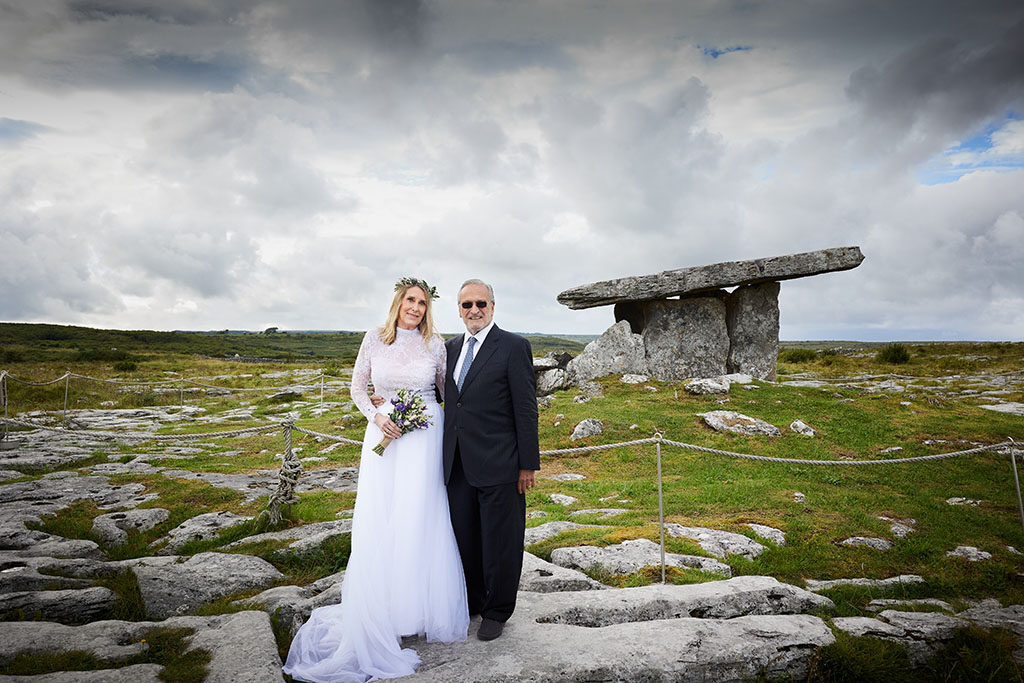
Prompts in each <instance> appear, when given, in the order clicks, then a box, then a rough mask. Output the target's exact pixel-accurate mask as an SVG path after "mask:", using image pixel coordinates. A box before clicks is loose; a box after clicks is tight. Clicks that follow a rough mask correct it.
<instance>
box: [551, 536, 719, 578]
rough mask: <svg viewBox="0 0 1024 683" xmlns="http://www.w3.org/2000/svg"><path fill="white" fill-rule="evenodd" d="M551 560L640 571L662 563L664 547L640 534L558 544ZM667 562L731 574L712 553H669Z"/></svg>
mask: <svg viewBox="0 0 1024 683" xmlns="http://www.w3.org/2000/svg"><path fill="white" fill-rule="evenodd" d="M551 561H552V562H554V563H555V564H557V565H559V566H562V567H569V568H571V569H580V570H583V571H586V570H588V569H600V570H602V571H606V572H608V573H609V574H615V575H617V576H623V575H626V574H632V573H634V572H637V571H640V570H641V569H643V568H644V567H652V566H661V547H660V546H659V545H658V544H657V543H655V542H654V541H651V540H648V539H646V538H638V539H634V540H631V541H623V542H622V543H619V544H617V545H610V546H605V547H603V548H598V547H596V546H591V545H581V546H575V547H571V548H555V549H554V550H552V551H551ZM665 566H668V567H678V568H679V569H700V570H701V571H705V572H710V573H712V574H721V575H722V576H731V575H732V569H731V568H730V567H729V565H727V564H725V563H723V562H719V561H718V560H715V559H712V558H710V557H700V556H697V555H680V554H678V553H668V552H667V553H665Z"/></svg>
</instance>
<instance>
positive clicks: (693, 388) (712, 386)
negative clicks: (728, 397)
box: [683, 377, 729, 396]
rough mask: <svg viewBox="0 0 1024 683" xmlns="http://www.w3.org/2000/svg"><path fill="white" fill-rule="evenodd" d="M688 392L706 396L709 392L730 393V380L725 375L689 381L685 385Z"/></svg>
mask: <svg viewBox="0 0 1024 683" xmlns="http://www.w3.org/2000/svg"><path fill="white" fill-rule="evenodd" d="M683 388H684V389H686V393H688V394H693V395H694V396H706V395H707V394H728V393H729V380H727V379H725V378H724V377H705V378H703V379H694V380H690V381H689V382H687V383H686V384H685V385H684V386H683Z"/></svg>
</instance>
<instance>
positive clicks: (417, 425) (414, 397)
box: [373, 389, 430, 455]
mask: <svg viewBox="0 0 1024 683" xmlns="http://www.w3.org/2000/svg"><path fill="white" fill-rule="evenodd" d="M391 405H392V406H394V408H393V409H392V411H391V413H390V414H389V415H388V417H390V418H391V421H392V422H394V423H395V424H396V425H398V428H399V429H401V430H402V433H403V434H408V433H409V432H411V431H413V430H414V429H426V428H427V427H429V426H430V417H429V416H428V415H427V405H426V404H425V403H424V402H423V397H422V396H420V395H419V394H418V393H416V392H415V391H410V390H409V389H399V390H398V392H397V395H396V396H395V397H394V398H392V399H391ZM392 441H394V439H392V438H391V437H390V436H385V437H384V438H383V439H381V440H380V443H379V444H377V445H376V446H374V447H373V452H374V453H376V454H377V455H384V449H385V448H387V447H388V444H390V443H391V442H392Z"/></svg>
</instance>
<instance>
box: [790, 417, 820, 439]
mask: <svg viewBox="0 0 1024 683" xmlns="http://www.w3.org/2000/svg"><path fill="white" fill-rule="evenodd" d="M789 429H790V431H792V432H796V433H797V434H801V435H803V436H810V437H813V436H814V435H815V434H817V432H816V431H814V428H813V427H811V426H809V425H808V424H807V423H805V422H804V421H803V420H793V421H792V422H791V423H790V424H789Z"/></svg>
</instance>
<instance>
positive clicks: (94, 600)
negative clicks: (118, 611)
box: [0, 586, 117, 624]
mask: <svg viewBox="0 0 1024 683" xmlns="http://www.w3.org/2000/svg"><path fill="white" fill-rule="evenodd" d="M115 604H117V596H116V595H115V594H114V592H113V591H112V590H110V589H109V588H102V587H98V586H97V587H93V588H83V589H80V590H75V589H64V590H39V591H25V592H16V593H3V594H0V614H2V613H6V612H11V611H14V610H21V611H22V612H23V613H24V615H25V617H26V618H28V619H33V618H35V617H36V616H37V615H38V616H39V618H41V619H45V620H46V621H56V622H58V623H61V624H85V623H88V622H90V621H96V620H97V619H102V618H103V617H105V616H107V615H108V614H110V612H111V610H112V609H113V608H114V605H115Z"/></svg>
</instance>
